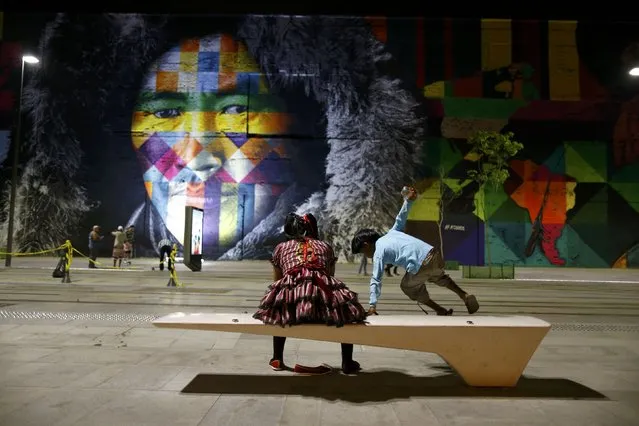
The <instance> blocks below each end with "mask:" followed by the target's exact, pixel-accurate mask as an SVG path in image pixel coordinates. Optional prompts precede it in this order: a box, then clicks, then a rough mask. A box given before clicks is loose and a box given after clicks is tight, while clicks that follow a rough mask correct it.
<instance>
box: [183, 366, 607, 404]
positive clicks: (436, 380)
mask: <svg viewBox="0 0 639 426" xmlns="http://www.w3.org/2000/svg"><path fill="white" fill-rule="evenodd" d="M182 393H187V394H234V395H298V396H305V397H314V398H322V399H325V400H329V401H336V400H342V401H348V402H355V403H363V402H383V401H390V400H396V399H409V398H411V397H471V398H539V399H571V400H574V399H600V400H601V399H603V400H607V399H608V397H606V396H605V395H603V394H601V393H599V392H597V391H595V390H593V389H591V388H589V387H586V386H584V385H582V384H580V383H577V382H574V381H572V380H568V379H561V378H533V377H526V376H522V378H521V379H520V380H519V383H518V384H517V386H516V387H514V388H474V387H470V386H467V385H466V384H465V383H464V382H463V381H462V380H461V378H460V377H459V376H457V375H455V374H442V375H439V376H411V375H408V374H405V373H403V372H400V371H393V370H382V371H371V372H361V373H360V374H359V375H357V376H345V375H342V374H338V373H333V374H329V375H325V376H300V375H251V374H247V375H245V374H241V375H239V374H198V375H197V376H196V377H195V378H194V379H193V380H192V381H191V382H190V383H189V384H188V385H186V387H185V388H184V389H182Z"/></svg>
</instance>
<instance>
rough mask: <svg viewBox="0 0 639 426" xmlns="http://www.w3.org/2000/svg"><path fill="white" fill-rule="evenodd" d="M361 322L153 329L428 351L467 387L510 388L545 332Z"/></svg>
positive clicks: (526, 322)
mask: <svg viewBox="0 0 639 426" xmlns="http://www.w3.org/2000/svg"><path fill="white" fill-rule="evenodd" d="M367 321H368V322H367V324H357V325H347V326H344V327H340V328H336V327H328V326H326V325H315V324H308V325H306V324H305V325H296V326H293V327H284V328H283V327H280V326H274V325H264V324H263V323H262V322H260V321H258V320H255V319H253V318H252V317H251V315H250V314H209V313H192V314H185V313H181V312H178V313H173V314H170V315H167V316H164V317H162V318H158V319H157V320H155V321H154V322H153V325H155V326H156V327H162V328H183V329H192V330H211V331H224V332H231V333H247V334H259V335H266V336H285V337H294V338H298V339H306V340H319V341H324V342H340V343H353V344H357V345H367V346H379V347H383V348H395V349H407V350H413V351H420V352H432V353H435V354H437V355H439V356H441V357H442V358H443V359H444V360H445V361H446V362H447V363H448V364H449V365H450V366H451V367H452V368H453V369H454V370H455V371H457V373H458V374H459V375H460V376H461V377H462V378H463V379H464V381H465V382H466V383H467V384H468V385H470V386H481V387H512V386H515V385H516V384H517V381H518V380H519V378H520V377H521V374H522V373H523V371H524V369H525V368H526V365H527V364H528V362H529V361H530V358H531V357H532V355H533V354H534V353H535V350H537V347H538V346H539V344H540V343H541V341H542V339H543V338H544V336H546V334H547V333H548V331H549V330H550V324H549V323H547V322H545V321H542V320H540V319H537V318H532V317H520V316H515V317H489V316H450V317H446V316H425V315H419V316H413V315H379V316H373V317H369V318H368V320H367Z"/></svg>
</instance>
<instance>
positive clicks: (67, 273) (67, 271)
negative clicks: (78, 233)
mask: <svg viewBox="0 0 639 426" xmlns="http://www.w3.org/2000/svg"><path fill="white" fill-rule="evenodd" d="M64 245H65V246H66V249H67V252H66V254H65V256H64V257H65V260H66V263H65V265H64V276H63V277H62V283H64V284H70V283H71V262H73V246H72V245H71V241H69V240H67V241H66V242H65V243H64Z"/></svg>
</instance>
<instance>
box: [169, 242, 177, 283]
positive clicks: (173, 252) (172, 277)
mask: <svg viewBox="0 0 639 426" xmlns="http://www.w3.org/2000/svg"><path fill="white" fill-rule="evenodd" d="M176 255H177V244H173V249H172V250H171V253H170V254H169V265H168V266H169V282H168V283H167V284H166V286H167V287H180V283H179V282H178V277H177V272H176V270H175V256H176Z"/></svg>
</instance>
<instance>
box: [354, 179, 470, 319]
mask: <svg viewBox="0 0 639 426" xmlns="http://www.w3.org/2000/svg"><path fill="white" fill-rule="evenodd" d="M416 198H417V191H416V190H415V188H408V190H407V192H406V195H405V200H404V205H403V206H402V208H401V210H400V211H399V214H398V215H397V218H396V219H395V224H394V225H393V227H392V228H391V230H390V231H388V233H387V234H386V235H384V236H382V235H380V234H379V233H378V232H376V231H375V230H373V229H360V230H359V231H357V233H356V234H355V237H353V240H352V241H351V250H352V251H353V254H358V253H362V254H363V255H364V256H366V257H368V258H372V259H373V276H372V277H371V283H370V298H369V304H370V306H369V309H368V314H369V315H371V314H375V315H377V309H376V305H377V300H378V298H379V297H380V296H381V293H382V277H383V276H384V266H385V265H388V264H392V265H396V266H401V267H402V268H404V269H406V273H405V274H404V277H403V278H402V282H401V284H400V288H401V289H402V291H403V292H404V294H406V296H408V297H409V298H410V299H411V300H415V301H417V302H419V303H422V304H424V305H426V306H428V307H430V308H431V309H433V310H434V311H435V312H436V313H437V315H452V314H453V310H452V309H446V308H444V307H442V306H441V305H439V304H438V303H436V302H435V301H433V300H431V298H430V295H429V294H428V290H427V289H426V282H427V281H428V282H431V283H435V284H437V285H439V286H441V287H446V288H447V289H449V290H451V291H453V292H454V293H455V294H457V295H458V296H459V297H460V299H461V300H462V301H463V302H464V304H465V305H466V308H467V309H468V313H469V314H474V313H475V312H477V310H478V309H479V303H477V298H476V297H475V296H473V295H471V294H468V293H466V292H465V291H464V290H462V289H461V288H459V286H458V285H457V284H456V283H455V281H453V280H452V279H451V278H450V277H449V276H448V275H447V274H446V273H445V272H444V260H443V259H442V256H441V253H440V252H439V250H438V249H436V248H434V247H433V246H431V245H430V244H428V243H425V242H424V241H422V240H420V239H417V238H415V237H413V236H410V235H408V234H405V233H404V232H403V231H404V228H405V226H406V219H407V218H408V212H409V210H410V207H411V206H412V204H413V202H414V201H415V199H416Z"/></svg>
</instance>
